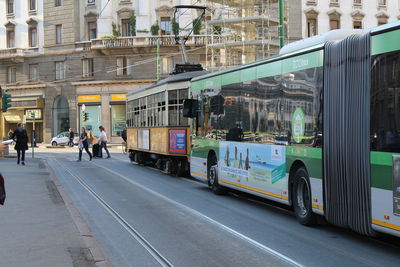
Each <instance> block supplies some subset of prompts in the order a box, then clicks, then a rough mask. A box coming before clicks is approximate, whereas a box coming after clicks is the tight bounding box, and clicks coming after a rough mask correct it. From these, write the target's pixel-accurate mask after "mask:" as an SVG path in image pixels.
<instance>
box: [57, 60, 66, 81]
mask: <svg viewBox="0 0 400 267" xmlns="http://www.w3.org/2000/svg"><path fill="white" fill-rule="evenodd" d="M63 79H65V64H64V61H59V62H56V80H63Z"/></svg>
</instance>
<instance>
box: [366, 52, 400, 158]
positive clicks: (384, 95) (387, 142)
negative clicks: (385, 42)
mask: <svg viewBox="0 0 400 267" xmlns="http://www.w3.org/2000/svg"><path fill="white" fill-rule="evenodd" d="M372 62H373V63H372V70H371V75H372V77H371V123H370V125H371V126H370V142H371V144H370V147H371V150H372V151H385V152H397V153H398V152H400V101H399V100H400V80H399V77H400V52H399V51H396V52H391V53H387V54H382V55H378V56H376V57H374V58H373V60H372Z"/></svg>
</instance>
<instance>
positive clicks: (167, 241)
mask: <svg viewBox="0 0 400 267" xmlns="http://www.w3.org/2000/svg"><path fill="white" fill-rule="evenodd" d="M40 156H41V157H45V158H47V159H48V163H49V165H50V166H51V167H52V168H53V169H54V170H55V172H56V175H57V176H58V179H59V180H60V181H61V182H62V183H63V185H64V187H65V191H66V192H67V193H68V194H69V195H70V197H71V199H72V201H73V202H74V204H75V206H76V207H77V209H78V210H79V212H80V213H81V215H82V216H83V217H84V219H85V220H86V221H87V223H88V225H89V227H90V228H91V230H92V231H93V233H94V234H95V236H96V239H97V240H98V241H99V243H100V244H101V245H102V246H103V248H104V251H105V253H106V255H107V256H108V257H109V259H110V261H111V262H112V263H113V264H114V265H115V266H159V265H161V266H172V265H173V266H287V265H295V266H296V265H298V266H396V265H398V264H399V260H400V240H399V239H398V238H393V237H390V236H380V237H378V238H374V239H372V238H368V237H364V236H361V235H358V234H356V233H354V232H351V231H348V230H343V229H340V228H336V227H333V226H330V225H327V224H323V225H319V226H316V227H313V228H310V227H304V226H302V225H300V224H298V223H297V221H296V219H295V217H294V214H293V213H292V212H291V211H290V210H289V209H285V208H282V207H279V206H276V205H273V204H271V203H270V202H265V201H260V200H259V199H258V198H253V197H249V196H248V195H245V194H236V193H233V194H228V195H225V196H216V195H214V194H212V193H211V192H210V190H209V189H208V188H207V186H206V185H205V184H203V183H200V182H197V181H193V180H191V179H185V178H176V177H172V176H168V175H165V174H163V173H160V172H159V171H157V170H154V169H151V168H146V167H143V166H137V165H133V164H131V163H129V160H128V159H127V156H124V155H112V156H113V157H112V158H111V159H101V160H93V161H91V162H89V161H85V160H84V161H82V162H75V161H74V160H75V157H71V156H70V155H68V154H47V153H46V154H44V153H43V154H40Z"/></svg>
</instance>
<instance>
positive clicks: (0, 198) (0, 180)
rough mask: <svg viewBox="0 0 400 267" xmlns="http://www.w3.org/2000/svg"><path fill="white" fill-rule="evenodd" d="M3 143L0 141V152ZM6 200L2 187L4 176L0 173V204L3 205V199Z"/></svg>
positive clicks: (4, 190)
mask: <svg viewBox="0 0 400 267" xmlns="http://www.w3.org/2000/svg"><path fill="white" fill-rule="evenodd" d="M3 149H4V144H2V143H0V152H1V151H3ZM5 200H6V189H5V187H4V178H3V176H2V175H1V173H0V205H4V201H5Z"/></svg>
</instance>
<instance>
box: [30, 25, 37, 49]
mask: <svg viewBox="0 0 400 267" xmlns="http://www.w3.org/2000/svg"><path fill="white" fill-rule="evenodd" d="M36 46H37V28H36V27H31V28H29V47H36Z"/></svg>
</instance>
